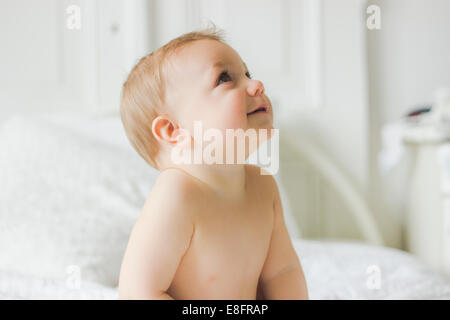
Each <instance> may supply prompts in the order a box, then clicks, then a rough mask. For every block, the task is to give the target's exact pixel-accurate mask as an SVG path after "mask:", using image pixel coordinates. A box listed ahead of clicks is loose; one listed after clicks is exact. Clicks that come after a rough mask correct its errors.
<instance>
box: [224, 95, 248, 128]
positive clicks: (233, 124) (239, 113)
mask: <svg viewBox="0 0 450 320" xmlns="http://www.w3.org/2000/svg"><path fill="white" fill-rule="evenodd" d="M246 108H247V107H246V105H245V97H241V96H240V95H238V94H235V95H231V96H230V97H229V98H228V99H227V104H226V108H225V110H226V112H225V114H224V120H225V121H226V123H227V125H228V126H227V128H242V127H243V126H244V125H245V121H246V114H247V112H246Z"/></svg>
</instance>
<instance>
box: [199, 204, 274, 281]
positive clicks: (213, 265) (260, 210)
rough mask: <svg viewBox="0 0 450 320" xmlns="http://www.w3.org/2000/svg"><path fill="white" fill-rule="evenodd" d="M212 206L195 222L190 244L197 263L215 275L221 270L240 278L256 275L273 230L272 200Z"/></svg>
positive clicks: (204, 270)
mask: <svg viewBox="0 0 450 320" xmlns="http://www.w3.org/2000/svg"><path fill="white" fill-rule="evenodd" d="M214 209H215V211H214ZM210 210H213V211H210V212H208V213H206V214H202V215H200V218H199V219H198V221H197V223H196V227H195V233H194V236H193V239H192V242H191V248H190V251H191V253H192V258H194V259H196V263H195V264H196V265H197V266H198V268H199V269H200V270H202V272H203V274H211V275H212V276H213V277H214V273H217V272H218V271H220V273H222V274H229V276H235V277H237V278H241V277H243V278H245V277H254V276H257V273H258V272H259V270H260V269H261V268H262V265H263V263H264V261H265V258H266V254H267V251H268V248H269V244H270V238H271V233H272V227H273V209H272V206H271V205H270V203H269V202H266V203H257V204H254V205H250V206H248V205H247V206H242V207H237V206H236V207H232V208H231V207H230V208H226V207H225V208H219V207H216V208H214V207H210Z"/></svg>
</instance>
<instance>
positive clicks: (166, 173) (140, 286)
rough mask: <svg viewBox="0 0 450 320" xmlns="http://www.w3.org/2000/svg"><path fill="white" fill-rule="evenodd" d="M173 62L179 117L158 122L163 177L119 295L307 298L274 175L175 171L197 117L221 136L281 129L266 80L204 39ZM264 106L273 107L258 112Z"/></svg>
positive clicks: (138, 230) (140, 225) (230, 169)
mask: <svg viewBox="0 0 450 320" xmlns="http://www.w3.org/2000/svg"><path fill="white" fill-rule="evenodd" d="M171 59H172V60H171V65H172V69H171V70H172V71H171V74H170V83H169V86H168V88H169V89H170V88H174V89H176V90H173V91H170V90H169V91H170V92H173V94H168V97H167V101H168V102H167V103H168V106H167V110H169V111H170V116H169V115H161V116H158V117H157V118H156V119H154V120H153V126H152V132H153V135H154V136H155V138H156V139H157V140H158V142H159V143H160V147H161V151H160V157H159V159H158V163H159V165H160V168H161V174H160V176H159V177H158V179H157V181H156V183H155V185H154V187H153V189H152V191H151V193H150V195H149V197H148V199H147V201H146V203H145V205H144V208H143V210H142V213H141V215H140V217H139V219H138V221H137V222H136V224H135V226H134V228H133V231H132V233H131V236H130V239H129V243H128V247H127V250H126V252H125V256H124V258H123V262H122V267H121V273H120V280H119V297H120V298H121V299H252V300H253V299H307V298H308V292H307V287H306V282H305V278H304V275H303V271H302V268H301V264H300V261H299V259H298V257H297V254H296V252H295V250H294V248H293V246H292V243H291V240H290V238H289V235H288V232H287V229H286V225H285V222H284V218H283V210H282V205H281V201H280V196H279V193H278V188H277V185H276V182H275V180H274V178H273V177H272V176H271V175H261V172H260V168H259V167H255V166H250V165H244V164H234V165H218V164H213V165H207V164H195V165H193V164H178V165H174V164H173V163H171V161H170V157H169V155H170V151H171V148H173V147H174V146H175V145H177V144H178V143H179V142H178V139H177V134H178V133H179V130H178V129H183V128H187V129H191V128H192V123H193V121H194V120H202V122H203V125H204V128H218V129H219V130H221V131H223V130H225V129H226V128H232V129H236V128H242V129H244V130H246V129H249V128H254V129H261V128H262V129H269V128H272V106H271V104H270V100H269V99H268V98H267V96H266V95H265V94H264V87H263V85H262V83H261V82H260V81H258V80H253V79H252V78H251V77H250V76H249V73H248V70H247V69H246V66H245V64H243V62H242V60H241V59H240V57H239V55H238V54H237V53H236V52H235V51H234V50H233V49H232V48H231V47H229V46H227V45H225V44H223V43H220V42H218V41H212V40H199V41H195V42H194V43H193V44H190V45H188V46H186V47H185V48H183V50H180V51H179V52H178V53H177V55H175V56H174V57H172V58H171ZM218 65H219V67H217V66H218ZM224 68H225V69H224ZM224 70H225V71H224ZM193 79H195V81H193ZM218 80H219V81H218ZM262 104H264V105H266V107H267V110H266V111H264V112H259V113H257V114H252V112H251V111H252V110H255V108H257V107H258V106H260V105H262ZM199 118H200V119H199ZM189 139H193V138H192V137H189ZM193 142H194V143H195V141H193ZM246 156H248V155H246Z"/></svg>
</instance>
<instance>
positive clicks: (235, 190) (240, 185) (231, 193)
mask: <svg viewBox="0 0 450 320" xmlns="http://www.w3.org/2000/svg"><path fill="white" fill-rule="evenodd" d="M170 168H177V169H181V170H183V171H185V172H187V173H189V174H190V175H192V176H193V177H195V178H197V179H198V180H200V181H202V182H203V183H205V184H207V185H208V186H209V187H210V188H211V189H213V190H214V191H215V192H216V193H217V194H219V195H220V196H224V197H227V198H241V197H242V196H244V195H245V193H246V178H247V177H246V170H245V164H233V165H227V164H213V165H208V164H180V165H171V166H170Z"/></svg>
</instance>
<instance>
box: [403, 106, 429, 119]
mask: <svg viewBox="0 0 450 320" xmlns="http://www.w3.org/2000/svg"><path fill="white" fill-rule="evenodd" d="M431 109H432V106H422V107H417V108H415V109H414V110H412V111H410V112H408V114H407V115H406V116H407V117H408V118H409V117H417V116H420V115H422V114H424V113H428V112H430V111H431Z"/></svg>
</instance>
